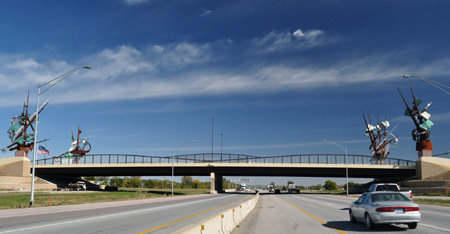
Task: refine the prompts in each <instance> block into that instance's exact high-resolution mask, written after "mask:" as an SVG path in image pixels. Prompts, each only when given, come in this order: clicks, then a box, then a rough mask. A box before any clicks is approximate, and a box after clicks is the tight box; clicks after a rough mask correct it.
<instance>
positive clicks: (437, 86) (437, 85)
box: [403, 75, 450, 94]
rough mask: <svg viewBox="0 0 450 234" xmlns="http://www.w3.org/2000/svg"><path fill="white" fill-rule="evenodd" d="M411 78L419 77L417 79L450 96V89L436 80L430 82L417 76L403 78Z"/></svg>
mask: <svg viewBox="0 0 450 234" xmlns="http://www.w3.org/2000/svg"><path fill="white" fill-rule="evenodd" d="M410 77H417V78H419V79H421V80H423V81H425V82H427V83H428V84H430V85H432V86H434V87H436V88H438V89H440V90H441V91H443V92H444V93H446V94H450V87H449V86H447V85H443V84H441V83H439V82H436V81H434V80H430V79H428V78H425V77H422V76H416V75H404V76H403V78H405V79H408V78H410ZM442 87H444V88H447V90H448V91H447V90H445V89H443V88H442Z"/></svg>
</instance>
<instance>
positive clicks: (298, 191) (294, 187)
mask: <svg viewBox="0 0 450 234" xmlns="http://www.w3.org/2000/svg"><path fill="white" fill-rule="evenodd" d="M288 193H300V189H298V188H296V186H295V184H289V189H288Z"/></svg>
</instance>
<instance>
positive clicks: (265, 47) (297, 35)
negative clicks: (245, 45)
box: [252, 29, 333, 53]
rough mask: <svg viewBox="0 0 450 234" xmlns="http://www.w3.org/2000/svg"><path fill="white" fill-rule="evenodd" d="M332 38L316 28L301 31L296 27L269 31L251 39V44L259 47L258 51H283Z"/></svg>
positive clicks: (303, 47) (321, 42) (317, 43)
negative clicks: (289, 29) (294, 28)
mask: <svg viewBox="0 0 450 234" xmlns="http://www.w3.org/2000/svg"><path fill="white" fill-rule="evenodd" d="M332 41H333V40H332V39H330V38H326V37H325V32H324V31H322V30H318V29H313V30H307V31H305V32H303V31H302V30H301V29H297V30H296V31H294V32H292V33H291V32H289V31H283V32H281V31H275V30H273V31H271V32H270V33H268V34H266V35H264V36H263V37H259V38H255V39H253V40H252V44H253V46H255V47H257V48H259V52H260V53H272V52H284V51H287V50H304V49H309V48H312V47H317V46H320V45H323V44H326V43H330V42H332Z"/></svg>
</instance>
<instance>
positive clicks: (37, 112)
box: [30, 66, 92, 206]
mask: <svg viewBox="0 0 450 234" xmlns="http://www.w3.org/2000/svg"><path fill="white" fill-rule="evenodd" d="M91 68H92V67H91V66H84V67H77V68H75V69H72V70H70V71H68V72H66V73H64V74H62V75H60V76H58V77H56V78H54V79H52V80H50V81H48V82H46V83H44V84H38V94H37V101H36V124H35V127H34V143H33V144H34V146H33V163H32V167H31V198H30V206H32V205H33V204H34V175H35V166H36V152H37V149H38V146H37V138H38V123H39V96H41V94H43V93H45V92H46V91H47V90H49V89H50V88H52V87H53V86H55V85H57V84H58V83H59V82H61V81H62V80H64V79H65V78H66V77H68V76H70V75H71V74H72V73H74V72H75V71H76V70H78V69H91ZM47 85H48V87H47V88H46V89H45V90H44V91H42V92H41V88H42V87H44V86H47Z"/></svg>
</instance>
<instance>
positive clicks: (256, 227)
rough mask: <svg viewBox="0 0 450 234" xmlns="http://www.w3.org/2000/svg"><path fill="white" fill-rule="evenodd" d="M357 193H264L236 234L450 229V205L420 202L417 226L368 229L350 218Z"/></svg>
mask: <svg viewBox="0 0 450 234" xmlns="http://www.w3.org/2000/svg"><path fill="white" fill-rule="evenodd" d="M356 199H357V197H346V196H332V195H321V194H267V193H266V194H264V193H262V194H261V197H260V199H259V201H258V203H257V204H256V207H255V209H254V210H253V211H252V212H251V213H250V214H249V215H248V216H247V218H246V219H245V220H244V221H243V222H242V223H241V224H240V225H239V227H238V228H236V229H235V231H234V232H233V234H251V233H258V234H261V233H263V234H264V233H321V234H327V233H364V232H381V233H383V234H385V233H399V232H406V231H407V233H427V234H434V233H450V207H440V206H429V205H420V209H421V213H422V220H421V223H419V225H418V227H417V229H408V228H407V226H406V225H379V226H377V227H376V229H375V230H373V231H371V230H367V229H366V227H365V224H364V223H357V224H352V223H350V221H349V216H348V207H349V206H350V204H351V202H352V201H354V200H356Z"/></svg>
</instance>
